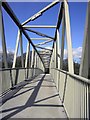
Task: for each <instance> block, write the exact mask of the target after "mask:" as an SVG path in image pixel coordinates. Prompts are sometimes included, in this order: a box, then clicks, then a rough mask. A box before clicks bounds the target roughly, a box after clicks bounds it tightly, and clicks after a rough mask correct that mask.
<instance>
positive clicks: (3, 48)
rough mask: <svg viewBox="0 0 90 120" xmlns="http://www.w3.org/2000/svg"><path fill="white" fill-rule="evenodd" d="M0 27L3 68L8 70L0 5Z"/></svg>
mask: <svg viewBox="0 0 90 120" xmlns="http://www.w3.org/2000/svg"><path fill="white" fill-rule="evenodd" d="M0 27H1V36H2V38H1V39H2V50H3V59H4V66H5V68H8V64H7V48H6V41H5V33H4V22H3V15H2V10H1V5H0Z"/></svg>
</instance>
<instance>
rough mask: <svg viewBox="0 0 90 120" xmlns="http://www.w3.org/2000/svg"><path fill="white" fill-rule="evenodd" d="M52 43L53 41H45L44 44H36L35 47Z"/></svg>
mask: <svg viewBox="0 0 90 120" xmlns="http://www.w3.org/2000/svg"><path fill="white" fill-rule="evenodd" d="M52 41H53V40H48V41H45V42H42V43H38V44H36V45H35V46H39V45H44V44H47V43H49V42H52Z"/></svg>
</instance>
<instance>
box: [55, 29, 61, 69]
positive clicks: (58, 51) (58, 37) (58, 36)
mask: <svg viewBox="0 0 90 120" xmlns="http://www.w3.org/2000/svg"><path fill="white" fill-rule="evenodd" d="M56 42H57V56H58V55H59V56H60V34H59V29H57V40H56ZM57 63H58V69H60V57H57Z"/></svg>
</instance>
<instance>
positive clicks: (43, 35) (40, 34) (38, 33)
mask: <svg viewBox="0 0 90 120" xmlns="http://www.w3.org/2000/svg"><path fill="white" fill-rule="evenodd" d="M25 30H27V31H29V32H33V33H35V34H37V35H39V36H42V37H47V38H50V39H54V38H53V37H50V36H48V35H45V34H43V33H41V32H37V31H35V30H31V29H25Z"/></svg>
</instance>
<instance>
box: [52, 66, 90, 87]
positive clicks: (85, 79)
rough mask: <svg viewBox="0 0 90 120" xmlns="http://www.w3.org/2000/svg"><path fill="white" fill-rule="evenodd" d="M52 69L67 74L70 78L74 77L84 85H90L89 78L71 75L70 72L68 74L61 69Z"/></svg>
mask: <svg viewBox="0 0 90 120" xmlns="http://www.w3.org/2000/svg"><path fill="white" fill-rule="evenodd" d="M51 69H55V70H58V71H60V72H63V73H65V74H67V75H69V76H71V77H73V78H76V79H77V80H79V81H80V82H84V83H86V84H89V85H90V80H89V79H87V78H84V77H82V76H79V75H75V74H71V73H69V72H67V71H64V70H61V69H58V68H51Z"/></svg>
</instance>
